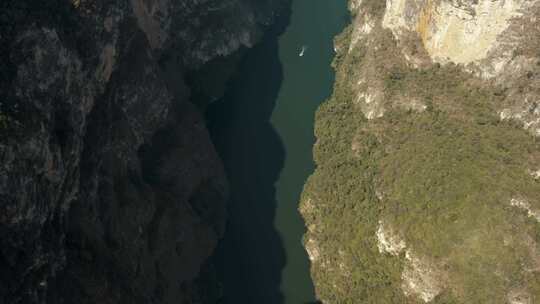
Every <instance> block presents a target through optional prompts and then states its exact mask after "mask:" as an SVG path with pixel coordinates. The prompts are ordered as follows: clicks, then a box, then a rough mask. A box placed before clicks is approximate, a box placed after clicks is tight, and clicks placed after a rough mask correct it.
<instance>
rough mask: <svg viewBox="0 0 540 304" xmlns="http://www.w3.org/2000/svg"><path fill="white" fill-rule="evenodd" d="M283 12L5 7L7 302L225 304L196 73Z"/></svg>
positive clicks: (212, 166)
mask: <svg viewBox="0 0 540 304" xmlns="http://www.w3.org/2000/svg"><path fill="white" fill-rule="evenodd" d="M283 4H284V2H283V1H273V0H268V1H259V2H257V3H256V2H253V1H244V0H228V1H213V0H207V1H184V0H170V1H168V0H155V1H154V0H131V1H107V2H103V1H101V2H100V1H91V0H72V1H67V0H56V1H45V2H42V1H32V0H25V1H4V2H3V3H2V4H0V58H1V59H2V60H1V65H2V66H1V69H0V70H1V72H0V138H1V139H0V158H1V160H2V161H1V162H0V248H1V249H0V273H1V274H2V275H1V276H0V303H193V302H197V303H201V302H205V301H206V302H212V301H215V300H216V297H217V296H219V295H217V296H216V295H214V294H215V292H213V289H215V288H216V286H217V285H216V283H215V282H214V281H213V279H212V271H211V265H207V263H206V260H207V258H208V257H209V256H210V255H211V254H212V252H213V249H214V247H215V246H216V243H217V240H218V239H219V238H220V237H221V235H222V234H223V229H224V222H225V213H226V212H225V207H226V206H225V201H226V198H227V181H226V178H225V175H224V172H223V168H222V164H221V162H220V160H219V159H218V157H217V154H216V152H215V151H214V148H213V145H212V143H211V141H210V138H209V136H208V133H207V130H206V127H205V122H204V118H203V117H202V115H201V113H200V109H199V108H197V107H196V106H195V105H194V104H193V100H192V98H191V94H190V93H191V89H190V87H189V85H187V84H186V81H185V75H186V73H188V72H193V71H194V70H196V69H197V68H199V67H201V66H203V65H204V64H205V63H207V62H209V61H210V60H213V59H215V58H218V57H223V56H228V55H230V54H233V53H235V52H237V51H238V50H239V49H240V48H242V47H249V46H251V45H253V44H254V43H256V42H257V39H258V38H259V37H260V35H261V34H262V31H263V30H264V27H265V26H268V25H270V24H271V23H272V21H273V18H274V17H275V16H276V15H277V13H278V11H279V9H280V8H281V6H282V5H283ZM167 58H174V60H167ZM165 63H166V64H167V66H165ZM170 71H173V72H170ZM224 81H225V80H224ZM201 273H203V274H204V275H201Z"/></svg>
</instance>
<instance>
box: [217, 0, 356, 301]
mask: <svg viewBox="0 0 540 304" xmlns="http://www.w3.org/2000/svg"><path fill="white" fill-rule="evenodd" d="M347 22H348V12H347V6H346V0H293V3H292V8H291V15H290V18H289V20H288V25H287V26H286V27H285V28H284V32H283V33H281V34H280V35H278V31H279V32H281V31H282V30H283V28H281V29H276V32H275V33H270V34H268V35H267V37H266V39H264V41H263V42H262V43H261V44H260V45H258V46H256V47H255V48H254V49H253V50H250V51H249V52H248V54H247V55H246V58H244V59H243V60H242V63H241V65H240V68H239V70H238V72H237V76H236V77H235V78H234V80H233V81H232V83H231V84H230V86H229V89H228V90H227V93H226V95H225V97H224V98H223V100H221V101H218V102H216V103H215V104H214V105H212V106H211V107H210V109H209V110H208V120H209V126H210V131H211V133H212V137H213V139H214V142H215V144H216V148H217V149H218V152H219V153H220V155H221V157H222V159H223V161H224V163H225V167H226V168H225V169H226V171H227V174H228V177H229V180H230V183H231V200H230V202H229V222H228V224H227V231H226V233H225V238H224V241H223V242H222V244H221V245H220V248H219V250H218V252H219V254H218V261H217V265H218V272H219V273H220V280H221V281H222V282H223V294H224V303H227V304H233V303H234V304H244V303H245V304H252V303H253V304H266V303H267V304H281V303H287V304H306V303H315V302H316V299H315V295H314V290H313V283H312V281H311V278H310V274H309V259H308V257H307V254H306V252H305V250H304V248H303V247H302V236H303V234H304V232H305V227H304V223H303V221H302V218H301V217H300V214H299V213H298V203H299V198H300V194H301V192H302V188H303V185H304V182H305V181H306V179H307V177H308V176H309V175H310V174H311V173H312V172H313V170H314V164H313V158H312V148H313V144H314V141H315V138H314V135H313V125H314V115H315V111H316V109H317V107H318V106H319V105H320V103H321V102H323V101H324V100H325V99H326V98H328V96H329V95H330V94H331V90H332V85H333V81H334V74H333V71H332V69H331V67H330V63H331V61H332V58H333V56H334V50H333V38H334V36H335V35H336V34H338V33H339V32H340V31H342V30H343V28H344V27H345V26H346V24H347ZM285 23H286V22H285ZM284 26H285V25H282V27H284ZM276 27H279V25H278V26H276ZM302 47H304V49H305V51H304V54H303V56H299V53H300V52H301V50H302Z"/></svg>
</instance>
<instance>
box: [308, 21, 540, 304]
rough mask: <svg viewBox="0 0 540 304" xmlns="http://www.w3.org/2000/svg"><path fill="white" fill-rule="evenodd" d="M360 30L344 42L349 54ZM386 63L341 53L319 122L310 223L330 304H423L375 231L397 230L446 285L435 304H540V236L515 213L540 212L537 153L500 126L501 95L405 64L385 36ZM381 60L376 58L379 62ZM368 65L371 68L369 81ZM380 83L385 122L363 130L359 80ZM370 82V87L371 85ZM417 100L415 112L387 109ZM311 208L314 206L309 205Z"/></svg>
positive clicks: (362, 50) (516, 130) (317, 271)
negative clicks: (520, 295)
mask: <svg viewBox="0 0 540 304" xmlns="http://www.w3.org/2000/svg"><path fill="white" fill-rule="evenodd" d="M351 32H352V30H351V29H350V28H349V29H346V30H345V31H344V33H343V34H342V35H340V36H339V37H338V38H337V39H338V41H337V45H338V46H342V47H341V48H342V49H345V48H346V46H348V44H349V39H350V35H351ZM378 35H379V39H381V41H379V43H380V44H379V45H380V48H379V51H378V54H376V55H372V57H369V58H366V53H367V52H368V50H367V49H366V47H359V48H357V49H355V50H354V51H353V52H351V53H346V52H340V53H339V54H338V55H337V57H336V60H335V62H334V67H335V68H336V72H337V77H336V78H337V81H336V84H335V89H334V95H333V96H332V97H331V98H330V99H329V100H328V101H327V102H325V103H324V104H323V105H322V106H321V107H320V109H319V111H318V113H317V117H316V126H315V129H316V136H317V138H318V141H317V144H316V146H315V149H314V157H315V160H316V163H317V166H318V167H317V170H316V172H315V173H314V174H313V175H312V176H311V177H310V179H309V181H308V183H307V184H306V186H305V191H304V194H303V198H302V202H303V204H302V207H301V209H302V213H303V214H304V217H305V219H306V223H307V225H308V228H309V232H308V234H307V235H306V243H307V242H308V240H315V242H316V243H317V245H318V251H319V253H320V258H318V260H317V261H316V262H314V263H313V270H312V271H313V276H314V280H315V282H316V285H317V292H318V295H319V297H320V298H321V299H323V300H326V301H328V302H329V303H378V304H382V303H417V302H421V301H420V300H418V299H417V298H415V297H406V296H405V295H404V293H403V292H402V289H401V286H402V281H403V280H402V272H403V269H404V263H405V257H404V254H403V253H402V254H401V255H400V256H397V257H394V256H392V255H389V254H381V253H380V252H379V250H378V247H377V238H376V231H377V229H378V226H379V221H384V222H385V223H391V224H392V226H393V227H396V228H397V229H398V231H399V235H400V236H401V237H402V238H403V239H404V241H405V242H406V243H407V247H408V248H411V250H414V253H415V255H417V256H421V257H428V258H429V259H431V260H433V261H436V265H437V266H438V267H439V268H440V269H441V273H444V276H443V277H444V279H443V281H444V283H443V284H444V286H445V288H444V290H443V292H441V293H440V294H439V295H438V296H437V297H436V298H435V299H434V300H433V301H432V303H436V304H442V303H446V304H449V303H507V297H508V294H509V293H510V292H511V291H513V290H527V291H528V294H529V295H530V296H531V297H532V298H531V299H532V301H533V302H532V303H536V301H540V275H539V274H538V272H536V271H529V270H528V269H534V268H535V267H538V266H539V265H538V263H539V261H537V260H536V258H537V256H538V252H540V251H539V250H540V249H539V246H538V244H539V243H540V225H539V224H538V222H536V220H535V219H534V218H533V217H529V216H527V213H526V212H525V211H524V210H520V209H519V208H515V207H512V206H510V200H511V199H512V198H525V199H526V200H527V201H529V202H530V203H531V205H532V207H533V208H537V207H540V205H538V202H540V191H539V190H540V188H539V183H538V181H536V180H534V179H533V178H532V177H531V176H530V174H529V170H530V169H531V168H534V167H535V166H538V165H539V162H538V160H539V159H540V154H539V152H538V151H540V149H539V148H540V147H539V146H538V143H537V142H536V140H535V139H534V138H533V137H532V136H530V135H529V134H528V133H527V132H525V131H524V130H523V129H522V128H521V127H518V126H517V125H515V124H513V123H511V122H503V121H500V120H499V118H498V117H497V111H496V109H497V107H496V106H497V105H498V103H499V102H500V100H501V94H504V92H503V91H501V90H500V89H498V88H496V87H491V86H488V85H486V84H485V83H483V82H481V81H480V80H478V79H475V78H474V77H473V76H471V75H470V74H467V73H465V72H463V71H462V69H460V68H459V67H456V66H451V65H448V66H445V67H441V66H438V65H432V66H431V67H429V68H424V69H415V68H410V67H408V66H407V65H406V64H404V63H403V61H402V59H400V58H401V57H398V56H392V54H395V52H396V45H395V41H393V39H392V38H391V35H389V33H388V31H382V30H381V32H380V33H379V34H378ZM374 58H377V60H376V61H374ZM366 65H372V66H371V67H370V68H369V69H366ZM365 70H369V71H375V72H376V73H377V75H375V76H376V77H377V78H379V79H381V80H382V83H383V86H382V90H383V94H384V100H385V108H386V113H385V115H384V117H383V118H380V119H375V120H372V121H368V120H366V118H364V114H363V113H362V111H361V109H360V107H359V105H358V104H357V103H356V102H355V101H356V98H355V96H356V95H355V94H356V91H355V84H356V79H357V76H358V74H359V73H362V71H365ZM370 76H373V75H370ZM404 95H405V96H414V97H415V98H417V99H418V100H419V101H421V102H422V103H423V104H425V105H426V106H427V107H426V109H425V111H423V112H418V111H416V112H415V111H412V110H410V109H405V108H403V107H399V106H396V105H394V104H392V103H391V102H392V101H394V100H398V99H399V97H400V96H404ZM306 202H309V203H306Z"/></svg>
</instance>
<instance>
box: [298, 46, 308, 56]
mask: <svg viewBox="0 0 540 304" xmlns="http://www.w3.org/2000/svg"><path fill="white" fill-rule="evenodd" d="M306 50H307V46H305V45H303V46H302V50H300V54H298V56H300V57H303V56H304V54H305V53H306Z"/></svg>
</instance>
